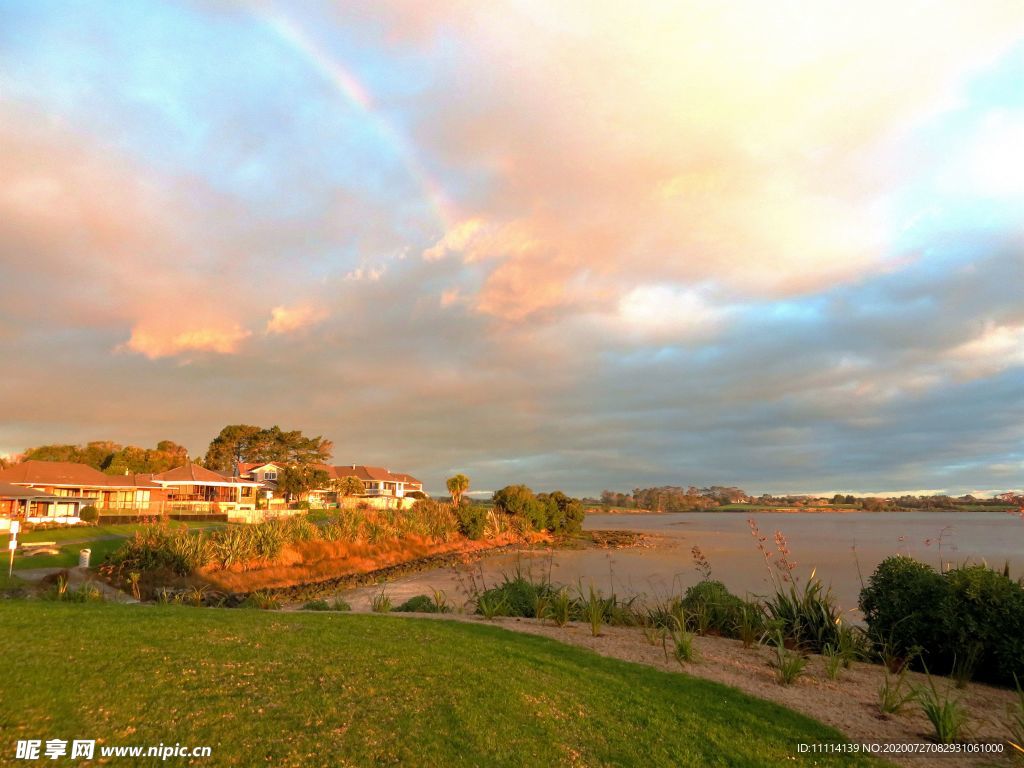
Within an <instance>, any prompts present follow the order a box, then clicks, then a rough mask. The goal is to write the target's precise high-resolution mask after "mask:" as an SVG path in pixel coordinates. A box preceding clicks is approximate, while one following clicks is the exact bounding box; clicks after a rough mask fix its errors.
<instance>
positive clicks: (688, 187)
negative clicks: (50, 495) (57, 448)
mask: <svg viewBox="0 0 1024 768" xmlns="http://www.w3.org/2000/svg"><path fill="white" fill-rule="evenodd" d="M12 7H13V6H11V4H7V5H5V6H4V8H3V10H0V28H3V29H6V30H11V31H12V33H11V34H10V35H7V36H4V35H0V58H2V59H3V61H4V74H3V76H2V79H3V83H2V85H3V89H2V90H3V93H4V96H3V99H0V158H3V159H2V161H0V164H2V165H3V176H4V184H3V186H2V188H0V283H2V284H3V285H4V286H5V288H6V287H13V288H8V290H7V293H5V300H4V302H2V303H0V358H2V359H4V360H5V361H6V365H7V368H6V370H7V371H8V375H6V376H5V377H3V378H2V380H0V405H2V406H3V411H4V413H5V414H12V417H11V418H9V419H5V420H4V421H3V423H2V424H0V447H10V448H11V449H21V448H23V447H25V446H27V445H31V444H34V443H39V442H47V441H67V440H87V439H95V438H100V437H110V438H115V439H119V440H122V441H136V442H139V443H143V444H152V443H153V442H155V440H158V439H163V438H173V439H176V440H179V441H181V442H184V443H186V444H188V446H189V447H190V449H191V450H192V451H193V453H198V452H201V451H202V450H203V449H204V448H205V445H206V444H207V443H208V441H209V440H210V439H211V438H212V437H213V436H214V435H215V434H216V432H217V430H218V429H219V428H220V427H221V426H223V424H224V423H231V422H247V421H250V420H251V419H252V409H251V403H252V402H261V403H269V404H270V405H269V407H268V410H265V411H263V412H262V414H263V415H262V416H261V418H265V419H266V421H267V423H280V424H281V425H282V426H285V425H287V426H288V427H295V428H301V429H304V430H306V431H307V432H309V433H311V434H325V435H327V436H328V437H332V438H333V439H335V440H336V441H337V443H338V446H339V447H338V450H337V454H338V455H337V457H336V458H337V460H338V461H339V462H342V461H354V462H357V463H371V464H373V463H379V464H384V465H388V466H392V467H395V468H400V469H404V470H406V471H411V472H413V473H414V474H418V475H423V476H424V479H426V480H427V482H428V487H430V488H431V489H432V490H442V483H443V478H444V477H445V476H446V473H447V474H450V473H451V471H452V470H453V469H461V470H463V471H466V472H467V473H468V474H470V475H471V477H473V480H474V486H475V487H484V488H487V487H492V488H493V487H501V486H502V485H505V484H507V483H509V482H522V481H525V482H529V483H531V484H532V485H534V487H537V488H544V489H550V488H553V487H562V488H563V489H564V490H567V491H570V492H576V493H582V492H597V491H599V490H600V489H601V487H615V488H620V489H628V488H632V487H635V486H636V485H642V484H655V483H666V482H671V483H687V482H694V483H698V484H702V485H703V484H710V483H716V482H717V483H727V484H732V483H739V484H741V485H745V486H748V488H749V489H750V490H768V491H786V490H794V489H799V488H804V489H807V488H811V489H827V488H830V487H834V488H841V489H852V490H856V489H858V488H860V489H870V488H952V489H956V488H964V489H971V488H979V487H980V488H998V487H1000V486H1001V485H1004V484H1005V483H1006V482H1007V481H1006V478H1007V477H1008V476H1009V475H1008V474H1007V473H1008V469H1007V468H1011V469H1012V467H1014V466H1019V465H1020V462H1021V461H1024V456H1022V455H1021V450H1020V445H1021V441H1022V440H1024V432H1022V427H1021V426H1020V425H1021V424H1024V394H1022V393H1024V364H1022V363H1021V355H1020V354H1019V353H1020V346H1021V342H1022V335H1024V332H1022V331H1021V329H1022V328H1024V310H1022V308H1021V307H1022V304H1021V301H1020V296H1019V293H1020V289H1019V286H1020V285H1021V284H1022V282H1024V259H1022V258H1021V254H1022V253H1024V249H1022V248H1024V246H1022V243H1024V232H1022V231H1021V229H1020V216H1019V215H1015V213H1016V212H1017V211H1019V210H1020V195H1021V190H1020V185H1019V177H1021V175H1022V174H1021V173H1017V172H1016V167H1017V165H1018V164H1019V163H1018V160H1017V158H1018V156H1019V154H1020V153H1019V152H1014V149H1015V148H1016V145H1017V144H1019V143H1020V142H1019V141H1018V138H1019V129H1020V125H1019V123H1020V120H1019V116H1020V115H1019V113H1020V110H1021V107H1022V105H1021V103H1020V99H1019V95H1017V96H1015V95H1014V94H1018V93H1019V88H1017V83H1018V81H1019V71H1020V65H1019V62H1020V58H1019V55H1018V56H1017V58H1013V57H1010V56H1009V54H1008V53H1007V52H1008V50H1010V47H1011V46H1013V45H1019V43H1018V42H1017V40H1018V38H1019V32H1018V30H1019V29H1020V28H1021V16H1020V14H1021V13H1024V10H1022V9H1021V7H1020V6H1019V5H1015V4H1002V5H997V4H986V5H982V6H980V7H979V6H972V7H971V8H967V7H966V6H965V5H964V4H961V3H952V2H950V3H939V4H937V5H934V6H930V7H929V12H928V13H921V9H920V8H919V7H918V6H916V5H906V6H898V5H893V4H891V3H885V4H882V3H867V4H857V5H851V4H848V3H845V4H844V3H838V2H835V3H832V2H825V3H823V4H815V5H814V6H813V7H808V6H806V5H804V6H800V7H795V6H792V5H787V4H785V3H783V4H782V5H779V4H775V5H772V6H768V5H765V4H763V3H754V2H751V3H739V4H716V5H708V4H702V5H696V4H675V5H672V4H657V3H639V4H629V5H624V4H621V3H610V2H609V3H606V2H593V3H581V2H569V3H564V4H551V3H540V2H533V1H532V0H518V1H517V2H505V0H496V2H495V4H487V5H482V4H479V3H468V2H443V3H430V4H417V5H416V6H415V7H410V5H409V4H408V3H405V2H392V1H391V0H380V1H379V2H372V3H371V2H365V3H364V2H358V3H347V4H333V5H330V4H328V5H318V4H293V5H292V6H291V7H289V8H288V9H286V11H287V13H288V14H289V18H288V23H289V24H292V25H294V27H295V28H296V29H300V30H301V31H302V34H303V35H305V36H307V37H309V39H310V40H311V41H312V42H313V43H315V45H310V46H296V45H294V44H289V43H288V41H287V40H283V39H282V38H281V36H280V35H279V34H276V33H275V27H274V26H273V24H268V23H266V20H265V19H264V18H263V17H261V16H259V15H258V14H257V15H255V16H254V15H253V14H252V12H251V9H249V8H248V7H247V5H246V4H245V3H231V2H224V3H220V4H217V5H216V6H211V5H210V4H205V3H189V4H179V5H160V6H154V7H153V8H150V9H148V10H147V12H146V17H147V18H146V19H145V20H144V21H143V19H142V17H141V16H140V15H138V12H137V11H135V10H133V6H131V5H130V4H122V5H120V6H118V7H117V8H116V9H114V10H111V11H110V12H108V13H97V12H96V11H95V10H94V9H91V8H89V7H87V6H82V7H81V8H79V9H77V10H75V11H74V12H71V13H69V12H67V11H66V10H65V11H62V12H60V13H57V12H56V11H55V8H56V6H50V5H47V4H46V3H26V4H24V5H23V6H22V8H21V9H20V10H21V11H22V12H21V13H12V12H11V10H10V8H12ZM282 7H283V6H278V10H280V8H282ZM153 14H156V16H155V17H153V18H152V19H151V18H150V16H152V15H153ZM313 54H315V55H313ZM341 68H343V69H344V70H345V73H346V77H351V78H352V79H353V80H356V81H359V84H360V86H361V88H362V90H363V91H364V92H365V94H366V95H367V98H365V99H357V100H356V101H357V102H358V103H353V101H352V99H351V98H347V97H346V94H345V93H342V92H340V91H339V89H338V88H337V87H334V86H333V85H332V79H331V78H330V77H325V72H328V73H329V72H335V73H339V72H340V69H341ZM979 78H980V79H979ZM1014 99H1016V101H1014ZM443 198H448V199H449V200H450V203H451V204H450V206H440V205H439V204H438V200H440V199H443ZM414 254H415V255H416V256H417V257H410V256H411V255H414ZM335 308H338V309H337V310H335ZM115 351H120V352H121V354H114V352H115ZM54 360H60V361H61V365H62V366H65V367H66V368H67V369H69V370H74V371H75V376H74V377H73V378H69V377H65V376H58V375H54V368H53V361H54ZM185 362H187V363H188V365H180V364H177V363H185ZM296 381H304V382H307V383H308V386H307V387H305V389H304V390H303V393H304V394H303V397H301V398H297V397H295V382H296ZM110 392H115V393H117V394H116V397H110V396H108V393H110ZM339 392H341V393H344V397H342V398H340V399H339V395H338V393H339ZM83 397H84V398H85V400H83ZM83 403H85V405H86V406H87V407H83ZM139 414H145V418H139ZM346 439H348V440H350V442H349V443H348V444H346V443H345V442H344V441H345V440H346Z"/></svg>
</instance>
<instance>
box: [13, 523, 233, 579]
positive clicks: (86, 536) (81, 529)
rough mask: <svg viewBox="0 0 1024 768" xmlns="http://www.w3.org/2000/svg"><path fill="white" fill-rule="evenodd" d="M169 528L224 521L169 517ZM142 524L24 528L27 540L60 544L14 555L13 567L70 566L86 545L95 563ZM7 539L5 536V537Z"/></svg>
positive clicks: (207, 526)
mask: <svg viewBox="0 0 1024 768" xmlns="http://www.w3.org/2000/svg"><path fill="white" fill-rule="evenodd" d="M168 525H169V526H170V527H171V528H188V529H189V530H192V531H197V530H205V529H211V528H223V527H224V526H225V524H224V523H217V522H187V521H181V520H171V521H169V522H168ZM143 527H144V526H142V525H139V524H138V523H125V524H122V525H95V526H93V525H82V526H78V525H72V526H66V527H63V528H48V529H46V530H42V531H27V532H25V533H20V534H18V540H19V541H23V542H26V543H32V542H35V541H55V542H57V544H58V546H59V547H60V554H57V555H32V556H30V557H26V556H24V555H15V558H14V570H16V571H17V570H19V569H22V568H73V567H74V566H76V565H78V551H79V550H80V549H84V548H85V547H88V548H89V549H91V550H92V560H91V562H92V564H93V565H94V566H95V565H98V564H99V563H102V562H103V558H104V557H106V556H107V554H108V553H110V552H114V551H115V550H117V549H118V548H119V547H120V546H121V544H122V543H123V542H124V540H125V539H127V538H129V537H130V536H132V534H134V533H135V532H136V531H137V530H139V529H140V528H143ZM4 541H6V539H4Z"/></svg>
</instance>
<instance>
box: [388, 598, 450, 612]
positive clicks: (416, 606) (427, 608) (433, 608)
mask: <svg viewBox="0 0 1024 768" xmlns="http://www.w3.org/2000/svg"><path fill="white" fill-rule="evenodd" d="M395 610H396V611H402V612H403V613H440V612H441V609H440V608H438V606H437V603H436V602H434V598H432V597H430V595H416V596H415V597H410V598H409V599H408V600H406V601H405V602H404V603H402V604H401V605H400V606H398V607H397V608H395Z"/></svg>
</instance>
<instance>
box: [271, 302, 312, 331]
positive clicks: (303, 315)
mask: <svg viewBox="0 0 1024 768" xmlns="http://www.w3.org/2000/svg"><path fill="white" fill-rule="evenodd" d="M326 316H327V313H326V312H325V311H324V310H322V309H320V308H318V307H315V306H312V305H308V304H306V305H299V306H296V307H284V306H281V307H274V308H273V309H272V310H271V311H270V320H268V321H267V333H272V334H287V333H295V332H296V331H301V330H303V329H304V328H308V327H310V326H312V325H315V324H316V323H318V322H320V321H321V320H323V319H324V318H325V317H326Z"/></svg>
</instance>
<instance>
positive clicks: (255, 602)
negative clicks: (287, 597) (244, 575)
mask: <svg viewBox="0 0 1024 768" xmlns="http://www.w3.org/2000/svg"><path fill="white" fill-rule="evenodd" d="M240 607H242V608H258V609H260V610H262V611H277V610H280V608H281V599H280V598H279V597H278V596H277V595H275V594H274V593H273V592H268V591H266V590H259V591H257V592H252V593H250V594H249V595H248V596H247V597H246V598H245V600H243V601H242V604H241V606H240Z"/></svg>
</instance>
